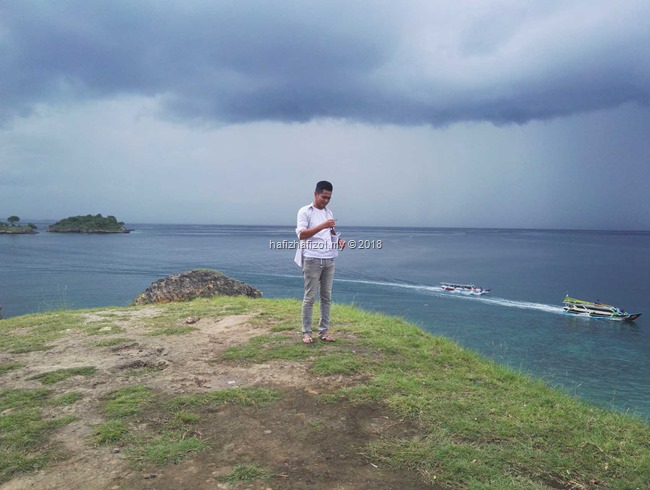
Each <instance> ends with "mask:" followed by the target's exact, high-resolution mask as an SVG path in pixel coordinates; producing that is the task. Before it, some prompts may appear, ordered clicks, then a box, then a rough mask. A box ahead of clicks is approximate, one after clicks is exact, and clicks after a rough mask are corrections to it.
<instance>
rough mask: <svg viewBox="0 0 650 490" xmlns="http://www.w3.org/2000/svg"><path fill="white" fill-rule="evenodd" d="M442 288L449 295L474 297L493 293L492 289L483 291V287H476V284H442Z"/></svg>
mask: <svg viewBox="0 0 650 490" xmlns="http://www.w3.org/2000/svg"><path fill="white" fill-rule="evenodd" d="M440 287H441V288H442V290H443V291H447V292H448V293H460V294H469V295H473V296H481V295H483V294H487V293H489V292H490V291H491V289H483V288H482V287H478V286H474V284H455V283H451V282H442V283H440Z"/></svg>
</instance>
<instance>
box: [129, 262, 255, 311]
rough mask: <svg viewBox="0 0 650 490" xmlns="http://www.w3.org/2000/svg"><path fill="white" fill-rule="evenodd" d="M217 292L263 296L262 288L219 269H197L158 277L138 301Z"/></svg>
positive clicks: (207, 295)
mask: <svg viewBox="0 0 650 490" xmlns="http://www.w3.org/2000/svg"><path fill="white" fill-rule="evenodd" d="M214 296H248V297H250V298H261V297H262V292H261V291H260V290H259V289H257V288H256V287H253V286H250V285H249V284H246V283H245V282H241V281H238V280H237V279H233V278H231V277H228V276H226V275H224V274H222V273H221V272H218V271H211V270H195V271H189V272H183V273H182V274H174V275H171V276H167V277H165V278H163V279H158V280H157V281H155V282H153V283H151V285H150V286H149V287H148V288H147V289H145V290H144V292H142V293H141V294H140V295H138V297H137V298H136V299H135V304H136V305H145V304H151V303H169V302H172V301H189V300H192V299H195V298H212V297H214Z"/></svg>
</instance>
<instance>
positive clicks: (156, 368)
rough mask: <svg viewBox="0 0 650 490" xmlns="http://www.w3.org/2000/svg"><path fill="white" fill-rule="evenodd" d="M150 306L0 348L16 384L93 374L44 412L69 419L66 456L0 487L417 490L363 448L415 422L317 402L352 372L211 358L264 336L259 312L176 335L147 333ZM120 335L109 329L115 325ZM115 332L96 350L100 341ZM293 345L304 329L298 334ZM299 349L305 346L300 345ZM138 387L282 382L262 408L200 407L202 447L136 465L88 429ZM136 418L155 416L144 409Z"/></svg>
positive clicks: (189, 389)
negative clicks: (29, 348)
mask: <svg viewBox="0 0 650 490" xmlns="http://www.w3.org/2000/svg"><path fill="white" fill-rule="evenodd" d="M158 313H159V311H158V309H157V308H155V307H151V308H145V309H140V310H134V311H125V312H117V313H115V312H110V315H109V314H108V313H107V314H103V313H102V312H94V313H93V314H88V315H87V318H86V322H87V323H88V324H93V323H96V322H97V323H100V324H101V325H103V326H102V328H107V330H106V331H105V332H107V334H105V335H86V334H83V333H79V332H78V331H70V332H69V333H68V334H67V335H66V336H64V337H62V338H60V339H58V340H57V341H55V342H52V343H51V345H52V348H51V349H50V350H47V351H44V352H29V353H25V354H2V355H1V356H0V357H1V358H0V361H2V362H17V363H20V364H21V365H22V366H23V367H22V368H20V369H16V370H14V371H11V372H10V373H8V374H6V375H5V376H3V384H5V385H6V386H7V387H11V388H41V387H42V385H41V383H40V382H39V381H38V380H34V379H29V378H31V377H33V376H34V375H37V374H41V373H45V372H50V371H53V370H57V369H67V368H76V367H84V366H94V367H96V368H97V372H96V373H95V374H94V375H92V376H75V377H72V378H69V379H67V380H64V381H61V382H59V383H56V385H55V386H54V388H53V389H55V390H56V391H57V394H64V393H69V392H77V393H80V394H81V395H82V397H81V399H80V400H79V401H77V402H76V403H74V404H72V405H69V406H66V407H63V408H61V407H57V408H56V409H50V410H52V412H53V413H54V412H55V411H56V414H57V416H60V415H61V414H64V415H73V416H74V417H76V421H75V422H73V423H71V424H69V425H67V426H65V427H64V428H62V429H61V430H59V431H58V433H57V436H56V441H57V442H58V443H59V445H60V453H61V454H62V455H65V457H62V459H61V460H60V461H58V462H56V463H54V464H50V465H49V466H48V467H46V468H44V469H42V470H39V471H37V472H33V473H29V474H25V475H19V476H16V477H15V478H13V479H12V480H11V481H9V482H6V483H4V484H3V485H1V486H0V488H2V489H3V490H15V489H26V488H39V489H59V488H65V489H88V488H93V489H95V488H102V489H103V488H107V489H139V488H151V489H154V488H155V489H178V488H187V489H203V488H206V489H207V488H210V489H214V488H251V489H268V488H272V489H302V488H305V489H306V488H323V489H340V490H344V489H358V488H374V489H403V488H411V489H420V488H432V487H430V486H428V485H425V484H424V483H422V482H421V480H420V479H419V478H418V475H415V474H413V473H409V472H406V471H404V472H402V471H396V470H393V469H390V468H388V467H383V466H382V465H381V464H378V463H377V464H375V462H373V461H370V460H369V459H368V458H367V457H366V456H365V455H364V447H365V446H366V445H367V444H368V443H369V442H370V441H372V440H376V439H377V438H380V437H387V436H404V437H405V436H412V435H413V434H414V433H415V431H416V428H415V427H414V426H413V425H411V424H409V423H407V422H405V421H403V420H397V419H395V418H394V416H393V415H391V414H390V413H389V412H388V411H386V410H383V409H382V408H380V407H378V406H375V405H373V406H365V407H358V406H351V405H349V404H348V403H347V402H345V401H344V400H342V399H341V401H340V402H327V403H325V402H323V401H322V400H321V399H320V397H319V395H321V394H324V393H335V392H336V390H338V389H339V388H340V387H342V386H345V385H350V384H354V383H355V382H357V380H356V379H355V378H354V377H350V376H331V377H317V376H314V375H313V374H312V373H310V363H309V362H290V361H284V360H282V361H271V362H267V363H262V364H253V363H250V364H249V363H246V364H241V363H232V362H230V363H225V362H221V363H220V362H215V359H217V358H218V355H219V354H220V353H222V352H223V351H224V350H225V349H227V348H229V347H231V346H235V345H238V344H242V343H245V342H247V341H248V339H250V338H251V336H256V335H260V334H262V333H268V332H269V328H270V327H269V328H264V327H260V326H259V325H252V322H251V320H252V319H253V317H254V315H233V316H227V317H224V318H200V319H197V318H193V319H191V320H192V321H189V319H188V321H187V322H183V323H187V324H188V325H191V327H193V328H195V330H193V331H191V332H188V333H186V334H183V335H165V336H151V335H150V332H149V331H148V330H147V329H146V328H144V327H143V326H142V325H141V320H142V318H143V317H145V316H155V315H156V314H158ZM113 328H114V329H115V333H110V332H111V329H113ZM111 338H115V339H121V338H124V341H123V342H118V343H117V344H115V345H107V346H103V347H99V346H98V345H97V342H98V341H100V340H102V341H105V340H109V339H111ZM295 340H296V342H300V336H297V337H296V339H295ZM305 348H310V347H309V346H305ZM133 384H142V385H145V386H147V387H149V388H151V389H153V390H155V391H156V392H157V393H162V394H165V395H166V396H169V397H172V396H176V395H181V394H200V393H207V392H212V391H214V390H225V389H233V388H236V387H257V386H259V387H267V388H273V389H276V390H280V391H282V393H283V397H282V398H281V400H279V401H278V402H275V403H273V404H271V405H267V406H263V407H238V406H233V405H224V406H220V407H218V408H217V409H215V408H214V407H199V408H197V409H196V410H195V411H196V413H197V415H198V416H199V417H200V420H201V423H200V429H197V433H198V435H199V436H200V437H201V438H202V440H204V441H206V442H207V444H208V446H209V449H208V450H205V451H202V452H197V453H194V454H192V455H191V456H190V457H189V458H187V459H185V460H184V461H183V462H182V463H180V464H166V465H163V466H153V465H149V466H146V467H144V468H137V469H136V468H135V467H134V466H133V465H132V464H131V463H130V462H129V461H128V460H127V458H126V456H125V454H124V452H123V451H122V449H121V448H120V447H119V446H118V447H115V446H110V445H97V444H96V443H95V442H94V440H93V436H94V434H95V432H96V428H97V426H98V425H99V424H101V423H102V422H104V421H105V415H104V414H103V413H102V410H101V400H102V399H103V398H104V397H105V396H106V395H107V394H109V393H111V392H113V391H115V390H117V389H119V388H122V387H125V386H130V385H133ZM149 411H150V413H147V416H146V418H145V417H143V423H156V420H158V417H160V416H161V415H160V414H159V413H157V412H156V407H153V408H150V409H149ZM242 464H255V465H258V466H261V467H266V468H270V470H271V475H270V478H269V479H268V480H264V481H262V480H255V481H253V482H251V483H228V482H226V481H225V480H224V479H225V478H226V477H227V476H228V475H229V474H231V472H232V470H233V468H234V467H235V466H236V465H242Z"/></svg>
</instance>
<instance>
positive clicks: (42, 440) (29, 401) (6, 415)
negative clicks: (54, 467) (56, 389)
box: [0, 389, 75, 483]
mask: <svg viewBox="0 0 650 490" xmlns="http://www.w3.org/2000/svg"><path fill="white" fill-rule="evenodd" d="M51 396H52V392H51V391H50V390H45V389H38V390H24V389H12V390H2V391H0V483H2V482H6V481H8V480H10V479H11V478H12V477H13V476H14V475H16V474H18V473H24V472H28V471H33V470H37V469H40V468H43V467H44V466H46V465H47V464H48V463H49V462H50V461H52V460H54V459H58V458H60V456H61V455H60V451H59V449H58V447H57V446H56V445H53V444H52V443H51V442H50V436H51V435H52V434H53V433H54V432H56V431H57V430H58V429H59V428H61V427H63V426H65V425H67V424H69V423H71V422H72V421H74V420H75V419H74V417H71V416H64V417H52V416H51V415H50V416H47V417H46V416H44V415H43V414H42V412H41V408H42V407H44V406H46V405H47V404H48V403H49V402H50V400H51ZM54 405H56V403H54Z"/></svg>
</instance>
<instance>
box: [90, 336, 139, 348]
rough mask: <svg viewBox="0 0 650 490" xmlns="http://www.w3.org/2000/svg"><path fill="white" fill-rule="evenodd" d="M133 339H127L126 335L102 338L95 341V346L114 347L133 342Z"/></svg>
mask: <svg viewBox="0 0 650 490" xmlns="http://www.w3.org/2000/svg"><path fill="white" fill-rule="evenodd" d="M133 342H134V340H133V339H129V338H126V337H116V338H114V339H103V340H98V341H97V342H95V346H97V347H115V346H117V345H127V344H131V343H133Z"/></svg>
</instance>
